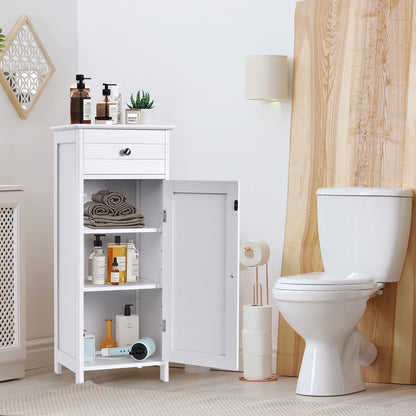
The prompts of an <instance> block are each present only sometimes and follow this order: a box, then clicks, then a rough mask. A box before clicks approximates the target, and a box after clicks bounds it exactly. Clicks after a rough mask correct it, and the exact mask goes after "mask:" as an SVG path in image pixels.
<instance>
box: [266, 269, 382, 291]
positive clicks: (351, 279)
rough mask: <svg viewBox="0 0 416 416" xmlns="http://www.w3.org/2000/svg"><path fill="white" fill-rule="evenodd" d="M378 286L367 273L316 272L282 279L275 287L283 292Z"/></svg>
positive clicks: (357, 288)
mask: <svg viewBox="0 0 416 416" xmlns="http://www.w3.org/2000/svg"><path fill="white" fill-rule="evenodd" d="M376 286H377V282H376V281H375V280H374V278H373V276H371V275H370V274H365V273H348V274H347V273H334V272H316V273H306V274H298V275H294V276H286V277H280V278H279V279H277V282H276V283H275V285H274V288H275V289H281V290H363V289H371V288H374V287H376Z"/></svg>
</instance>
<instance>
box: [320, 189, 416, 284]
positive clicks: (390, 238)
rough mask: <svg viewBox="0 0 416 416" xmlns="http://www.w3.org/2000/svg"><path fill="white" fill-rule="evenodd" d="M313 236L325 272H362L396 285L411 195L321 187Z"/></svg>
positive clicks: (399, 191)
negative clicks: (315, 231) (317, 240)
mask: <svg viewBox="0 0 416 416" xmlns="http://www.w3.org/2000/svg"><path fill="white" fill-rule="evenodd" d="M316 194H317V204H318V232H319V242H320V247H321V254H322V261H323V264H324V268H325V271H329V272H330V271H336V272H348V273H352V272H358V273H368V274H371V275H373V276H374V278H375V280H376V281H377V282H398V281H399V279H400V275H401V271H402V268H403V264H404V260H405V257H406V252H407V245H408V241H409V232H410V223H411V216H412V196H413V195H412V191H411V190H410V189H396V188H367V187H356V188H322V189H318V191H317V193H316Z"/></svg>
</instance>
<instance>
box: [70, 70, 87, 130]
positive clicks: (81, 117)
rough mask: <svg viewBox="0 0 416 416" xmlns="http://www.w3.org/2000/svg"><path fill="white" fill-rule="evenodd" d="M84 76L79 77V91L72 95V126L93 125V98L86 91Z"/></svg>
mask: <svg viewBox="0 0 416 416" xmlns="http://www.w3.org/2000/svg"><path fill="white" fill-rule="evenodd" d="M84 79H90V78H84V75H82V74H78V75H77V81H78V83H77V89H76V90H75V91H73V92H72V94H71V124H91V97H90V94H89V92H88V90H86V89H85V84H84V82H83V81H84Z"/></svg>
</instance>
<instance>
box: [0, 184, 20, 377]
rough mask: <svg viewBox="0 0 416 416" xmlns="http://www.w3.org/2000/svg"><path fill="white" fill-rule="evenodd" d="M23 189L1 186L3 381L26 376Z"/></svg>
mask: <svg viewBox="0 0 416 416" xmlns="http://www.w3.org/2000/svg"><path fill="white" fill-rule="evenodd" d="M22 198H23V188H22V187H19V186H0V381H1V380H8V379H13V378H20V377H23V376H24V360H25V358H26V350H25V332H24V298H23V297H24V286H23V283H24V282H23V273H22V267H21V257H22V256H21V246H22V230H21V225H20V224H21V201H22Z"/></svg>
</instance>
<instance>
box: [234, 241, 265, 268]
mask: <svg viewBox="0 0 416 416" xmlns="http://www.w3.org/2000/svg"><path fill="white" fill-rule="evenodd" d="M269 258H270V247H269V246H268V244H267V243H265V242H264V241H247V242H242V243H240V263H241V264H242V265H243V266H247V267H255V266H262V265H263V264H265V263H266V262H267V261H268V260H269Z"/></svg>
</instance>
